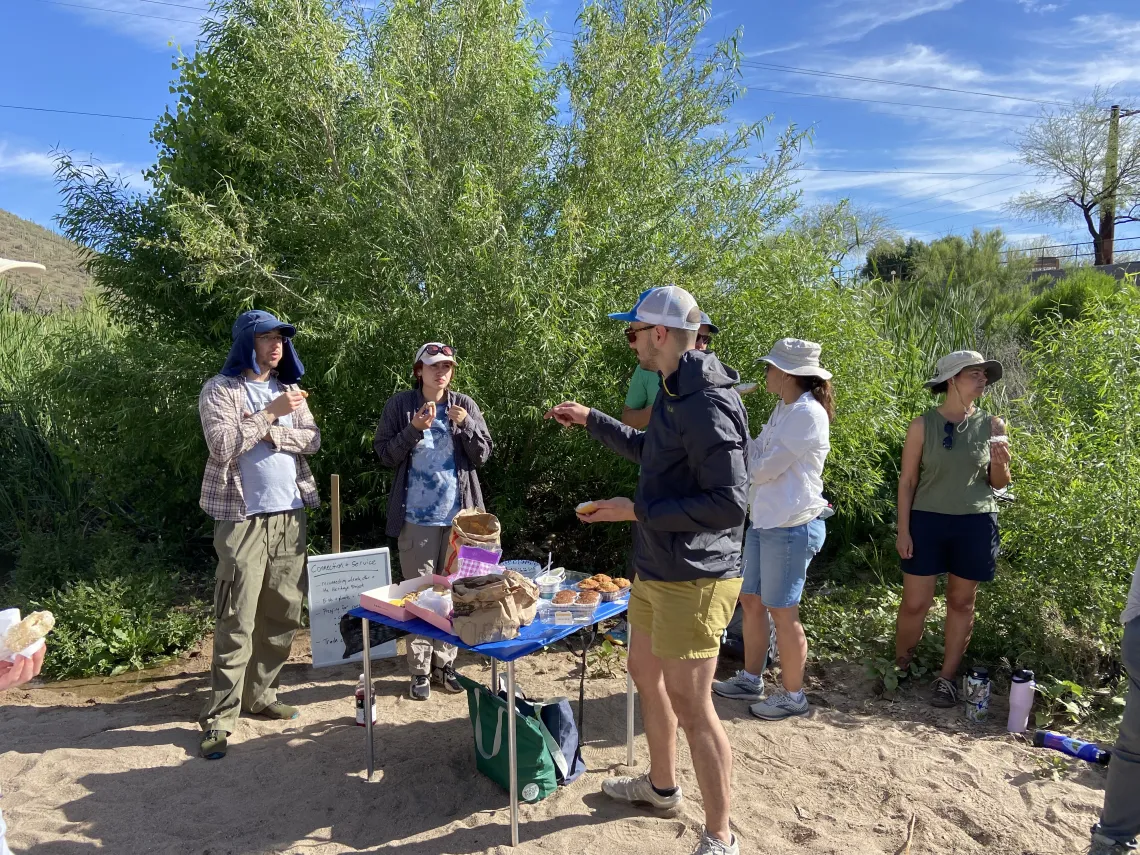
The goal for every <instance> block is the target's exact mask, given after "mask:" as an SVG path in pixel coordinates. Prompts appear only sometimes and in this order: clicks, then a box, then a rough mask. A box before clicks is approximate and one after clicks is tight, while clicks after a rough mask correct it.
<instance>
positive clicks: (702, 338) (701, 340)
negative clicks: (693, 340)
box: [697, 333, 712, 344]
mask: <svg viewBox="0 0 1140 855" xmlns="http://www.w3.org/2000/svg"><path fill="white" fill-rule="evenodd" d="M710 341H712V333H707V334H702V333H697V344H708V343H709V342H710Z"/></svg>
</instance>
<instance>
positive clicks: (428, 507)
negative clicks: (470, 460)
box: [404, 407, 459, 525]
mask: <svg viewBox="0 0 1140 855" xmlns="http://www.w3.org/2000/svg"><path fill="white" fill-rule="evenodd" d="M458 513H459V476H458V474H457V472H456V470H455V444H454V442H453V441H452V438H451V429H450V426H449V425H448V422H447V412H446V408H444V407H437V408H436V416H435V421H433V422H432V423H431V427H430V428H428V430H426V431H424V436H423V439H421V440H420V441H419V443H417V445H416V447H415V448H413V449H412V462H411V465H410V466H409V467H408V502H407V507H406V510H405V511H404V521H405V522H410V523H415V524H416V525H451V521H452V520H453V519H455V515H456V514H458Z"/></svg>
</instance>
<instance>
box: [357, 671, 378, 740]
mask: <svg viewBox="0 0 1140 855" xmlns="http://www.w3.org/2000/svg"><path fill="white" fill-rule="evenodd" d="M364 695H365V686H364V675H363V674H361V675H360V679H359V680H358V681H357V683H356V723H357V724H358V725H359V726H360V727H364V726H365V725H364V708H365V706H366V704H365V701H364ZM372 723H373V724H376V692H375V691H373V692H372Z"/></svg>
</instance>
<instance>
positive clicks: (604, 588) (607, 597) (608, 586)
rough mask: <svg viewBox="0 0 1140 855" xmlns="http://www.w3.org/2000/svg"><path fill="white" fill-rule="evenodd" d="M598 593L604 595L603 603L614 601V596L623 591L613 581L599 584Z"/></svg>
mask: <svg viewBox="0 0 1140 855" xmlns="http://www.w3.org/2000/svg"><path fill="white" fill-rule="evenodd" d="M598 593H599V594H601V595H602V602H603V603H612V602H613V601H614V598H616V597H617V595H618V594H620V593H621V588H619V587H618V586H617V585H615V584H614V583H613V582H603V583H602V584H601V585H599V586H598Z"/></svg>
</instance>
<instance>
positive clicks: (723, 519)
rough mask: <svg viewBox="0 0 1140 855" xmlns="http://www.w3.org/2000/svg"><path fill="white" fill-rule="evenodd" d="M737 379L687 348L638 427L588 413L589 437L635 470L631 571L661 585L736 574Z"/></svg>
mask: <svg viewBox="0 0 1140 855" xmlns="http://www.w3.org/2000/svg"><path fill="white" fill-rule="evenodd" d="M739 380H740V375H739V374H737V373H736V372H735V371H734V370H733V369H731V368H727V367H725V366H724V365H722V364H721V362H720V360H719V359H717V358H716V356H715V355H713V354H711V353H702V352H700V351H697V350H690V351H688V352H687V353H685V354H683V355H682V356H681V362H680V365H679V366H678V367H677V371H676V372H675V373H673V374H671V375H669V377H666V378H663V379H662V382H661V393H660V394H659V395H658V396H657V400H656V401H654V402H653V415H652V416H651V417H650V419H649V427H647V428H646V429H645V431H639V430H635V429H633V428H631V427H628V426H626V425H623V424H622V423H621V422H619V421H617V420H616V419H614V418H612V417H610V416H608V415H606V414H605V413H600V412H598V411H597V410H591V411H590V416H589V418H588V419H587V421H586V428H587V429H588V430H589V431H590V435H591V436H592V437H594V438H595V439H597V440H598V441H600V442H601V443H603V444H604V445H606V446H607V447H609V448H610V449H612V450H613V451H615V452H617V453H618V454H620V455H622V456H623V457H626V458H628V459H629V460H632V461H633V462H634V463H637V464H639V465H640V466H641V476H640V477H639V478H638V481H637V491H636V493H635V494H634V498H633V503H634V512H635V513H636V514H637V522H636V523H635V524H634V526H633V569H634V570H635V571H636V572H637V575H638V578H640V579H648V580H657V581H663V582H687V581H692V580H696V579H727V578H732V577H734V576H739V575H740V544H741V541H742V539H743V533H744V517H745V511H746V508H747V505H748V467H747V465H746V462H745V449H746V447H747V443H748V415H747V413H746V412H745V410H744V403H743V402H742V401H741V400H740V395H739V394H738V393H737V392H736V390H735V389H733V388H732V387H733V385H734V384H736V383H737V382H739Z"/></svg>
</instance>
